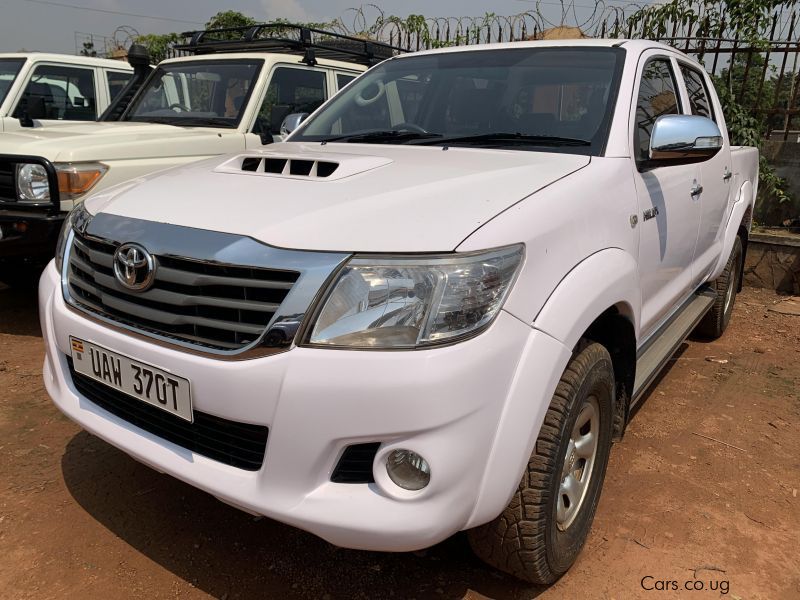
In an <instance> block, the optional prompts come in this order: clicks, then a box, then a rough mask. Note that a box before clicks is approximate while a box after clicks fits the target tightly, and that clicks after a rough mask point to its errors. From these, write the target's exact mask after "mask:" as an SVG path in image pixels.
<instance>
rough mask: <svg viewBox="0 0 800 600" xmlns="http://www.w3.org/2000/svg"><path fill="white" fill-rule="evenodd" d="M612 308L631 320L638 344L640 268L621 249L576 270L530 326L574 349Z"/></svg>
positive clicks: (602, 254)
mask: <svg viewBox="0 0 800 600" xmlns="http://www.w3.org/2000/svg"><path fill="white" fill-rule="evenodd" d="M612 306H617V308H618V309H619V310H620V313H622V314H623V315H624V316H626V317H627V318H628V319H630V321H631V323H632V324H633V329H634V331H635V332H636V336H637V341H638V336H639V318H640V315H641V307H642V292H641V286H640V283H639V265H638V264H637V262H636V260H635V259H634V258H633V256H631V255H630V254H629V253H628V252H626V251H625V250H621V249H620V248H607V249H605V250H601V251H599V252H596V253H595V254H592V255H591V256H589V257H588V258H586V259H584V260H583V261H582V262H580V263H579V264H578V265H577V266H575V267H574V268H573V269H572V271H570V272H569V273H568V274H567V276H566V277H564V279H562V280H561V281H560V282H559V284H558V287H556V289H555V290H554V291H553V293H552V294H550V297H549V298H548V299H547V302H546V303H545V305H544V307H542V309H541V310H540V311H539V314H538V315H537V316H536V318H535V319H534V322H533V326H534V327H535V328H536V329H538V330H540V331H543V332H545V333H547V334H548V335H550V336H552V337H554V338H555V339H557V340H559V341H560V342H562V343H563V344H564V345H565V346H567V347H568V348H574V347H575V344H577V343H578V341H579V340H580V338H581V336H582V335H583V333H584V332H585V331H586V330H587V329H589V326H590V325H591V324H592V322H593V321H594V320H595V319H596V318H597V317H599V316H600V315H601V314H603V312H605V311H606V310H607V309H608V308H610V307H612Z"/></svg>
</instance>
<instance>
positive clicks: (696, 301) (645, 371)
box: [631, 288, 717, 408]
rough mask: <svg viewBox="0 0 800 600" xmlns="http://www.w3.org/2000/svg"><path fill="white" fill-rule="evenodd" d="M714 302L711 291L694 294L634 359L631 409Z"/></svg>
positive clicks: (700, 291)
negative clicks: (634, 375)
mask: <svg viewBox="0 0 800 600" xmlns="http://www.w3.org/2000/svg"><path fill="white" fill-rule="evenodd" d="M716 299H717V294H716V292H714V291H713V290H710V289H708V288H704V289H701V290H698V291H697V292H696V293H695V294H693V295H692V296H691V297H690V298H689V299H688V300H687V301H686V302H685V303H684V305H683V306H682V307H681V308H680V309H679V310H678V311H677V312H676V313H675V315H673V316H672V318H671V319H670V320H669V321H667V322H666V323H665V324H664V325H663V326H662V327H661V330H660V331H658V332H656V333H655V334H654V335H653V338H652V340H653V341H652V342H651V343H649V344H648V345H647V346H646V347H645V348H644V351H643V352H642V353H641V355H640V356H638V357H637V359H636V379H635V380H634V383H633V398H632V400H631V408H633V407H634V406H635V405H636V404H637V403H638V402H639V400H641V398H642V395H643V394H644V392H646V391H647V388H648V387H650V384H652V383H653V381H654V380H655V379H656V377H657V376H658V374H659V372H660V371H661V369H663V368H664V366H665V365H666V364H667V362H668V361H669V359H670V358H671V357H672V355H673V354H675V351H676V350H677V349H678V348H679V347H680V345H681V344H682V343H683V341H684V340H685V339H686V338H687V337H688V336H689V334H690V333H692V330H693V329H694V328H695V327H696V326H697V324H698V323H699V322H700V321H701V319H702V318H703V317H704V316H705V315H706V313H707V312H708V311H709V310H710V309H711V306H712V305H713V304H714V301H715V300H716Z"/></svg>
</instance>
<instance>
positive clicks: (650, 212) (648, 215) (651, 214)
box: [642, 206, 658, 221]
mask: <svg viewBox="0 0 800 600" xmlns="http://www.w3.org/2000/svg"><path fill="white" fill-rule="evenodd" d="M657 214H658V207H657V206H654V207H653V208H648V209H647V210H646V211H644V212H643V213H642V217H643V218H644V220H645V221H649V220H650V219H653V218H655V216H656V215H657Z"/></svg>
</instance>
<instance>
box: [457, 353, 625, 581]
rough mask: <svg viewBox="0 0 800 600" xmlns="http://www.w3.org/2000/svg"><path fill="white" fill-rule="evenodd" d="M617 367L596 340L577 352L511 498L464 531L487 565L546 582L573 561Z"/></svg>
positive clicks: (608, 421)
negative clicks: (484, 520) (483, 521)
mask: <svg viewBox="0 0 800 600" xmlns="http://www.w3.org/2000/svg"><path fill="white" fill-rule="evenodd" d="M614 389H615V387H614V369H613V365H612V362H611V356H610V355H609V353H608V351H607V350H606V349H605V348H604V347H603V346H602V345H600V344H597V343H590V344H588V345H587V346H585V347H584V348H583V349H582V350H581V351H580V352H578V353H576V354H575V355H574V356H573V357H572V359H571V360H570V362H569V365H567V369H566V371H564V374H563V375H562V376H561V380H560V381H559V383H558V387H557V388H556V393H555V395H554V396H553V399H552V401H551V402H550V407H549V408H548V410H547V414H546V415H545V420H544V424H543V425H542V429H541V430H540V432H539V437H538V439H537V440H536V444H535V445H534V448H533V453H532V455H531V457H530V460H529V461H528V466H527V468H526V469H525V472H524V473H523V476H522V481H521V482H520V484H519V488H518V489H517V492H516V494H515V495H514V497H513V498H512V499H511V503H510V504H509V505H508V507H506V509H505V510H504V511H503V512H502V513H501V514H500V516H498V517H497V518H496V519H495V520H494V521H491V522H489V523H487V524H485V525H482V526H480V527H477V528H475V529H472V530H470V531H469V540H470V545H471V546H472V549H473V550H474V552H475V554H477V555H478V557H480V558H481V559H482V560H484V561H485V562H487V563H488V564H490V565H491V566H493V567H495V568H497V569H500V570H501V571H505V572H507V573H510V574H511V575H514V576H515V577H518V578H520V579H524V580H525V581H530V582H531V583H537V584H550V583H553V582H554V581H555V580H556V579H558V578H559V577H560V576H561V575H563V574H564V573H565V572H566V571H567V569H569V567H570V566H571V565H572V563H573V562H575V559H576V558H577V557H578V554H579V553H580V550H581V548H582V547H583V544H584V542H585V541H586V537H587V535H588V534H589V529H590V527H591V525H592V520H593V519H594V513H595V509H596V508H597V502H598V500H599V499H600V490H601V489H602V487H603V478H604V477H605V472H606V465H607V464H608V456H609V453H610V450H611V438H612V425H613V421H614Z"/></svg>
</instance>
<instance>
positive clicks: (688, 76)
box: [681, 65, 716, 121]
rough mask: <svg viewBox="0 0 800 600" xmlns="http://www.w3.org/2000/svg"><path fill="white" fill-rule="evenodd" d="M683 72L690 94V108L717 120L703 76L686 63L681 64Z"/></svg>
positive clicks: (698, 113) (695, 113)
mask: <svg viewBox="0 0 800 600" xmlns="http://www.w3.org/2000/svg"><path fill="white" fill-rule="evenodd" d="M681 73H682V74H683V80H684V81H685V82H686V92H687V93H688V95H689V108H691V109H692V114H693V115H699V116H701V117H708V118H709V119H711V120H713V121H716V119H715V118H714V111H713V109H712V108H711V102H710V101H709V95H708V89H707V88H706V82H705V79H704V78H703V76H702V75H701V74H700V73H698V72H697V71H696V70H695V69H692V68H691V67H688V66H686V65H681Z"/></svg>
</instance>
